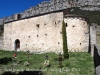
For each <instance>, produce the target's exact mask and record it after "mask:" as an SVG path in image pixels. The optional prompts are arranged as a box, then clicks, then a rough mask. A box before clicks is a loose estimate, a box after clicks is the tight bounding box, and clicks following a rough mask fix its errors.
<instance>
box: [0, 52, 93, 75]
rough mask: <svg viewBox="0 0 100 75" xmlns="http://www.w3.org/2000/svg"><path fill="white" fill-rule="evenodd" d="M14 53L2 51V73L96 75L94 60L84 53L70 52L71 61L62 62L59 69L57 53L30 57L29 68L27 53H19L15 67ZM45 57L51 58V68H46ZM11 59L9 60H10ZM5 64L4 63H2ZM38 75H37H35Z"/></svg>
mask: <svg viewBox="0 0 100 75" xmlns="http://www.w3.org/2000/svg"><path fill="white" fill-rule="evenodd" d="M13 54H14V52H13V51H3V50H0V73H1V74H2V73H4V72H5V71H6V72H7V71H11V72H12V73H16V74H17V73H19V71H24V70H26V71H29V70H30V71H33V70H41V71H42V73H43V75H95V74H94V63H93V58H92V57H91V56H90V54H88V53H84V52H73V53H72V52H69V59H66V60H64V61H63V62H62V64H63V67H62V68H59V62H58V61H55V60H54V59H55V58H58V57H59V55H58V54H55V53H44V54H33V53H30V55H29V62H30V65H29V66H25V65H24V63H25V61H27V55H26V53H25V52H18V54H17V61H21V62H20V63H19V64H17V65H14V61H12V60H10V58H13ZM45 55H48V56H49V60H50V65H51V66H50V67H45V66H44V64H43V63H44V60H45ZM4 57H7V58H6V60H3V61H1V59H2V58H4ZM8 58H9V59H8ZM2 62H3V63H2ZM1 74H0V75H1ZM35 75H36V74H35Z"/></svg>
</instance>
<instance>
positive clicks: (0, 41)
mask: <svg viewBox="0 0 100 75" xmlns="http://www.w3.org/2000/svg"><path fill="white" fill-rule="evenodd" d="M0 49H3V37H2V36H0Z"/></svg>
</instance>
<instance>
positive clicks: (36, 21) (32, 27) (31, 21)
mask: <svg viewBox="0 0 100 75" xmlns="http://www.w3.org/2000/svg"><path fill="white" fill-rule="evenodd" d="M63 19H64V21H65V23H66V24H67V25H66V26H67V27H66V32H67V40H68V49H69V52H75V51H76V52H87V51H88V44H89V29H88V21H87V20H86V18H85V17H82V16H73V17H72V16H70V17H68V16H67V17H63V12H56V13H50V14H46V15H42V16H38V17H32V18H28V19H23V20H19V21H14V22H10V23H6V24H5V25H4V38H3V40H4V47H3V49H4V50H14V49H15V40H16V39H19V41H20V50H21V51H26V50H30V51H32V52H36V53H39V52H40V53H42V52H56V53H59V52H63V44H62V21H63ZM20 50H19V51H20Z"/></svg>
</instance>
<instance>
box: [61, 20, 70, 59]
mask: <svg viewBox="0 0 100 75" xmlns="http://www.w3.org/2000/svg"><path fill="white" fill-rule="evenodd" d="M62 37H63V54H64V58H68V57H69V54H68V47H67V36H66V25H65V22H64V21H63V22H62Z"/></svg>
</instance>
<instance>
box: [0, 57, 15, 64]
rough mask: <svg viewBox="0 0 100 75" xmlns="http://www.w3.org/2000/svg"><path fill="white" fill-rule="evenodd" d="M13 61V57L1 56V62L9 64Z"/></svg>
mask: <svg viewBox="0 0 100 75" xmlns="http://www.w3.org/2000/svg"><path fill="white" fill-rule="evenodd" d="M11 61H13V60H12V57H4V58H0V64H4V65H6V64H8V63H9V62H11Z"/></svg>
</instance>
